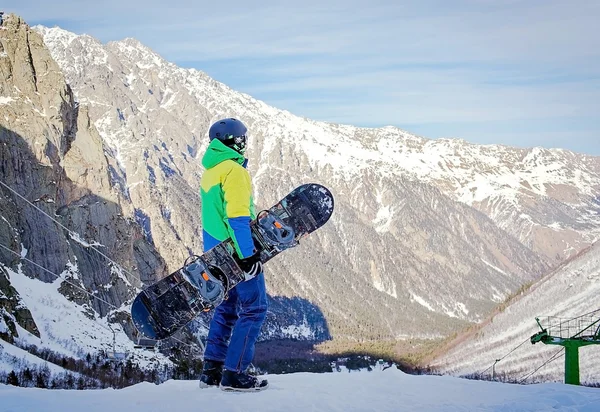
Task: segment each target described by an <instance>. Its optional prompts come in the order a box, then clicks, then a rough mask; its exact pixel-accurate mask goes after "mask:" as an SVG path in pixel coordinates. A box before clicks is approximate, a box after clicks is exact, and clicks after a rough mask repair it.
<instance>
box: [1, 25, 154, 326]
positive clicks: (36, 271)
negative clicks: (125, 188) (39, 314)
mask: <svg viewBox="0 0 600 412" xmlns="http://www.w3.org/2000/svg"><path fill="white" fill-rule="evenodd" d="M0 71H2V74H3V75H2V79H1V80H0V94H1V97H0V119H1V120H0V123H1V124H0V179H1V183H2V186H1V187H0V199H1V202H0V244H1V245H2V246H3V247H2V248H1V249H0V279H1V280H0V307H3V312H4V314H3V316H4V322H6V323H7V325H8V327H9V329H10V331H11V332H12V334H9V335H8V336H6V337H7V338H10V336H11V335H12V336H15V335H16V333H15V332H16V324H15V321H16V323H19V324H20V325H21V326H24V327H25V328H26V329H27V330H28V331H30V332H32V333H34V334H36V335H37V336H39V330H38V328H37V326H36V325H35V319H33V320H32V319H31V316H30V313H29V311H28V308H27V306H26V305H23V304H22V303H21V302H22V301H21V299H20V297H19V291H18V290H16V289H15V288H14V287H12V286H11V279H10V276H9V274H8V271H7V270H8V269H9V268H13V269H18V270H19V271H23V272H26V273H27V274H28V275H29V276H32V277H35V278H37V279H40V280H42V281H44V282H48V283H50V282H54V281H56V280H57V275H59V274H60V275H61V280H62V283H61V284H60V285H59V288H60V289H61V291H62V293H63V294H64V295H65V296H67V297H68V298H69V299H70V300H73V301H76V302H77V303H78V304H79V305H80V306H82V308H83V310H85V311H87V312H89V316H92V317H93V316H107V315H110V316H117V317H118V315H117V314H116V312H117V311H115V310H114V308H119V307H120V306H121V305H122V304H123V303H124V302H125V301H126V300H127V299H129V298H130V297H131V295H132V293H134V292H135V290H136V286H137V287H139V286H140V285H141V281H140V278H141V279H142V280H151V279H155V278H156V273H161V272H162V271H164V270H165V264H164V261H163V259H162V258H161V257H160V256H159V254H158V253H157V252H156V250H155V248H154V247H153V246H152V245H151V244H150V243H148V242H147V241H146V240H145V238H144V236H143V234H142V230H141V228H140V226H139V225H136V224H132V221H133V214H134V210H133V209H132V208H131V203H130V202H129V201H128V199H126V198H125V197H124V196H123V195H122V194H121V193H120V192H118V191H117V190H115V188H114V187H113V185H112V179H111V173H112V170H113V169H114V168H115V165H116V160H115V159H114V158H113V157H112V156H110V154H109V153H108V152H107V150H106V149H105V143H104V142H103V140H102V138H101V136H100V135H99V134H98V132H97V130H96V128H95V127H94V126H93V124H92V121H91V119H90V117H89V113H88V110H87V108H86V107H85V106H79V105H78V104H77V103H76V101H75V99H74V96H73V93H72V90H71V88H70V86H68V85H67V83H66V82H65V79H64V76H63V73H62V71H61V69H60V68H59V66H58V65H57V64H56V62H55V61H54V60H53V59H52V57H51V55H50V53H49V52H48V50H47V48H46V47H45V46H44V43H43V40H42V38H41V36H40V35H39V34H38V33H36V32H34V31H32V30H31V29H30V28H29V27H28V26H27V24H26V23H25V22H24V21H23V20H22V19H20V18H19V17H17V16H15V15H10V16H9V17H8V18H6V19H5V20H4V23H3V25H2V27H1V31H0ZM20 196H22V197H23V198H25V199H28V201H29V202H30V203H31V205H27V203H26V202H25V201H24V200H23V198H21V197H20ZM49 217H53V218H54V221H53V220H52V219H50V218H49ZM69 230H70V231H69ZM74 234H76V236H74ZM84 238H86V239H94V244H95V245H96V246H97V247H99V248H102V250H103V251H104V253H105V254H106V255H107V256H111V257H112V262H111V261H104V259H101V258H100V256H98V255H96V254H95V253H90V251H89V246H90V244H88V243H87V242H85V241H84V240H83V239H84ZM99 258H100V259H99ZM32 262H33V264H32ZM117 262H118V263H117ZM132 272H135V273H136V275H135V276H131V273H132ZM82 274H85V276H82ZM86 290H88V291H93V293H94V294H95V296H96V297H97V299H91V298H90V296H88V295H87V294H86V293H84V292H85V291H86ZM103 302H109V303H110V304H111V305H112V307H111V306H107V305H106V304H104V303H103ZM15 315H16V316H15ZM124 329H125V330H126V331H127V332H128V333H130V334H131V333H132V332H133V329H132V328H131V326H127V324H124Z"/></svg>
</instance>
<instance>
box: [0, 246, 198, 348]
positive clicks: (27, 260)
mask: <svg viewBox="0 0 600 412" xmlns="http://www.w3.org/2000/svg"><path fill="white" fill-rule="evenodd" d="M0 247H1V248H2V249H5V250H7V251H8V252H10V253H12V254H14V255H16V256H18V257H19V258H21V260H24V261H26V262H29V263H31V264H32V265H34V266H36V267H38V268H40V269H41V270H43V271H44V272H47V273H49V274H51V275H52V276H54V277H56V278H57V279H62V280H63V281H64V282H66V283H67V284H69V285H71V286H73V287H74V288H77V289H79V290H81V291H82V292H84V293H86V294H87V295H88V296H90V297H92V298H94V299H97V300H99V301H100V302H102V303H105V304H107V305H108V306H110V307H111V308H113V309H119V308H118V307H117V306H116V305H114V304H112V303H110V302H108V301H106V300H104V299H102V298H100V297H98V296H95V295H93V294H92V293H90V292H89V291H87V290H86V289H85V288H82V287H81V286H79V285H76V284H75V283H73V282H70V281H69V280H67V279H65V278H63V277H62V276H60V275H57V274H56V273H54V272H52V271H51V270H49V269H46V268H45V267H43V266H42V265H39V264H37V263H35V262H34V261H32V260H31V259H28V258H25V257H22V256H21V254H20V253H17V252H15V251H14V250H12V249H10V248H8V247H6V246H4V245H3V244H0ZM92 321H93V322H95V323H97V324H98V325H99V326H101V327H102V328H104V329H106V330H108V331H110V332H112V333H113V334H114V330H113V329H112V328H111V327H110V326H109V327H107V326H106V325H103V324H102V323H100V322H98V321H97V320H95V319H92ZM171 339H173V340H174V341H177V342H179V343H181V344H183V345H186V346H189V347H191V348H192V349H194V346H193V345H191V344H189V343H186V342H183V341H182V340H180V339H178V338H175V337H171Z"/></svg>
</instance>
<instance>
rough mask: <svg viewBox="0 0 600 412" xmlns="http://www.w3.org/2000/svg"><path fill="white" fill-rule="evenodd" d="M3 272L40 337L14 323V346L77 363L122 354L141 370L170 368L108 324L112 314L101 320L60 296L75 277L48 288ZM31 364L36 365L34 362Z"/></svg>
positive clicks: (118, 327)
mask: <svg viewBox="0 0 600 412" xmlns="http://www.w3.org/2000/svg"><path fill="white" fill-rule="evenodd" d="M2 269H4V270H6V273H8V275H9V277H10V279H9V280H10V282H11V284H12V286H13V287H14V288H15V289H17V290H18V291H19V295H20V299H21V302H22V305H23V306H24V307H27V308H28V309H29V311H30V312H31V316H32V318H33V320H34V321H35V324H36V325H37V330H38V331H39V337H38V336H35V335H33V334H32V333H30V332H28V331H26V330H25V329H23V328H21V327H19V326H18V324H16V323H15V326H16V327H17V328H18V337H17V338H15V343H16V344H17V345H18V346H21V347H26V346H28V345H35V346H36V347H37V348H38V349H40V350H41V349H50V350H52V351H53V352H55V353H57V354H61V355H64V356H68V357H72V358H74V359H83V358H85V356H86V354H88V353H90V354H98V353H105V354H106V353H109V352H117V353H123V354H128V356H129V359H131V360H132V361H134V362H135V363H136V364H138V365H139V366H140V367H142V368H144V367H156V366H158V365H160V364H170V361H168V360H167V359H166V358H165V357H164V356H163V355H162V354H160V353H158V352H156V353H155V352H151V351H146V350H140V349H135V348H134V345H135V344H134V342H132V341H131V340H130V339H129V338H128V337H127V335H126V334H125V332H124V331H123V327H122V326H121V325H120V324H119V323H118V322H113V323H109V322H108V319H109V318H110V317H111V314H108V315H107V316H105V317H100V316H98V314H97V313H96V312H95V311H93V310H91V308H89V307H87V306H86V305H83V306H82V305H79V304H77V303H75V302H72V301H69V300H68V299H67V298H66V297H65V296H64V295H63V294H61V293H60V292H59V291H58V289H59V287H60V286H61V284H62V282H63V279H64V278H65V277H66V275H72V274H73V273H63V274H61V278H60V279H56V281H55V282H53V283H51V284H49V283H45V282H42V281H40V280H38V279H32V278H29V277H27V276H25V275H24V274H23V273H21V272H14V271H12V270H10V269H8V268H6V267H2ZM121 310H128V308H118V310H117V309H115V310H113V312H115V313H116V312H119V311H121ZM1 318H2V317H1V316H0V319H1ZM112 331H114V334H113V332H112ZM7 348H8V347H7ZM30 357H31V358H35V357H33V356H31V355H30ZM28 361H29V362H33V363H35V361H34V360H33V359H28ZM37 362H38V363H40V362H41V360H40V359H37Z"/></svg>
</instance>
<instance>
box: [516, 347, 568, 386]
mask: <svg viewBox="0 0 600 412" xmlns="http://www.w3.org/2000/svg"><path fill="white" fill-rule="evenodd" d="M564 350H565V348H564V347H561V348H560V349H558V350H557V351H556V352H554V354H553V355H552V356H551V357H550V358H549V359H548V360H547V361H546V362H544V363H542V364H541V365H540V366H539V367H538V368H536V369H535V370H534V371H533V372H531V373H529V374H528V375H526V376H524V377H522V378H521V379H520V380H519V382H518V383H523V382H524V381H525V380H526V379H528V378H529V377H531V375H533V374H534V373H536V372H537V371H539V370H540V369H542V368H543V367H544V366H546V365H547V364H549V363H550V362H554V361H555V360H556V359H558V358H560V357H562V356H563V355H564V353H563V352H564Z"/></svg>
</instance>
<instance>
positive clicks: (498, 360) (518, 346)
mask: <svg viewBox="0 0 600 412" xmlns="http://www.w3.org/2000/svg"><path fill="white" fill-rule="evenodd" d="M527 342H529V338H527V339H525V340H524V341H523V342H522V343H520V344H519V345H517V346H516V347H514V348H513V349H512V350H510V351H509V352H508V353H507V354H506V355H504V356H503V357H501V358H500V359H496V361H495V362H494V363H493V364H492V365H491V366H490V367H489V368H487V369H486V370H484V371H483V372H481V375H483V374H484V373H486V372H487V371H489V370H490V369H492V368H493V367H494V365H496V364H497V363H498V362H500V361H501V360H503V359H504V358H506V357H507V356H509V355H510V354H511V353H513V352H514V351H516V350H517V349H519V348H520V347H521V346H523V345H524V344H525V343H527Z"/></svg>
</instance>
